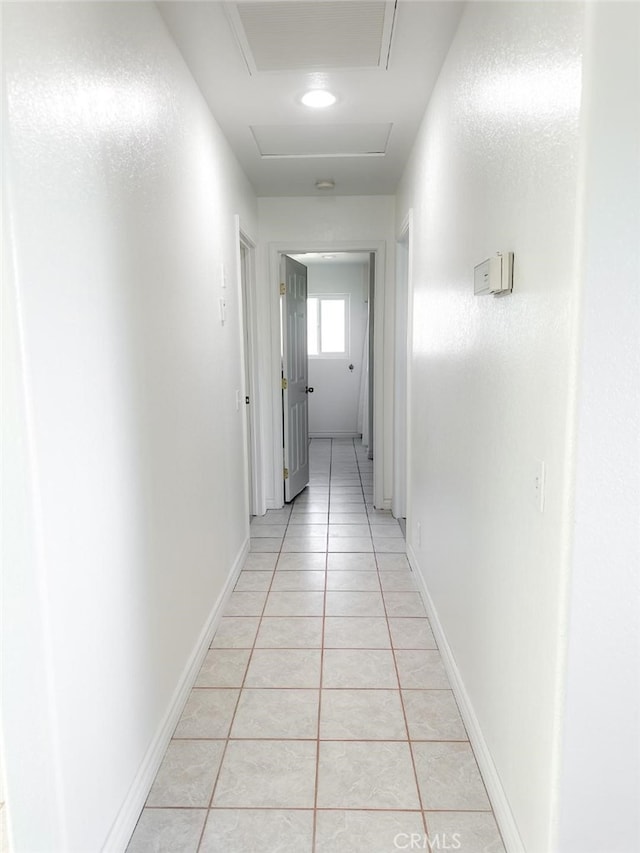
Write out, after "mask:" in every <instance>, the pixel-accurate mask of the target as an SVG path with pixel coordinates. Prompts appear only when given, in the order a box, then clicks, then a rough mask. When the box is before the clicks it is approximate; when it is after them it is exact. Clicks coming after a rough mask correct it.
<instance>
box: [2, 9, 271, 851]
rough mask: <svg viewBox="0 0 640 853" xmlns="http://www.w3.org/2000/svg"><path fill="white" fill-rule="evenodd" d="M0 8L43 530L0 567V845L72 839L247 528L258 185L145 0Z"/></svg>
mask: <svg viewBox="0 0 640 853" xmlns="http://www.w3.org/2000/svg"><path fill="white" fill-rule="evenodd" d="M3 12H4V30H5V33H4V35H5V60H6V75H5V79H6V88H7V103H8V117H7V118H6V120H5V125H4V129H7V130H8V133H9V136H10V139H9V146H8V149H7V152H6V153H7V157H6V158H5V164H6V166H7V168H8V171H9V174H8V182H9V189H10V196H9V205H8V207H9V213H10V216H11V223H10V227H9V230H10V232H11V235H10V236H11V245H12V247H13V259H14V270H13V272H14V280H15V292H14V294H13V296H12V298H11V300H10V302H11V306H12V307H15V306H16V305H17V307H18V313H17V315H16V316H17V319H16V326H17V328H16V336H17V338H18V344H17V347H16V350H18V351H19V350H20V349H21V356H22V359H23V361H22V365H20V364H18V363H15V370H14V377H17V380H16V381H17V384H18V385H19V386H20V391H19V394H17V396H22V400H23V403H24V407H25V411H26V415H25V420H26V422H27V424H28V426H29V429H30V432H29V436H28V437H29V445H28V448H27V451H26V453H25V459H24V465H23V470H22V475H23V480H24V485H25V487H27V486H28V488H29V489H30V490H31V497H32V504H33V508H34V509H33V519H32V523H33V528H34V530H35V533H36V537H37V538H36V548H37V553H36V555H35V556H34V555H29V554H28V553H27V551H26V549H25V548H22V549H21V550H20V549H18V550H20V553H21V554H22V557H23V558H24V561H23V563H22V566H21V567H20V566H16V570H15V571H14V572H12V573H10V575H9V576H8V580H7V584H6V585H5V593H6V597H7V602H8V604H9V605H10V606H13V607H15V608H16V610H14V611H13V613H14V617H15V618H16V621H17V622H19V623H20V626H21V631H22V634H18V633H15V634H12V635H11V641H10V642H9V643H8V644H7V646H6V647H5V665H6V666H7V669H6V673H7V675H6V678H7V679H8V680H7V681H5V685H4V688H5V690H4V694H5V697H6V704H5V739H6V744H7V750H6V753H7V754H6V759H7V761H6V764H7V776H8V797H9V803H10V813H11V816H12V819H13V826H14V836H15V849H16V851H35V850H54V849H55V850H65V851H69V853H71V851H78V853H79V852H80V851H82V853H84V852H85V851H88V850H100V849H102V846H103V844H104V842H105V839H106V837H107V834H108V832H109V830H110V828H111V825H112V823H113V821H114V819H115V818H116V816H117V814H118V812H119V809H120V807H121V805H122V803H123V801H124V800H125V797H126V795H127V793H128V791H129V787H130V786H131V784H132V782H133V780H134V777H135V775H136V773H137V771H138V770H139V768H140V766H141V762H142V760H143V757H144V756H145V753H146V751H147V749H148V747H149V745H150V744H151V742H152V740H153V738H154V737H155V736H156V734H157V732H158V729H159V726H160V724H161V723H162V721H163V719H164V717H165V715H166V713H167V711H168V709H169V706H170V702H171V700H172V697H173V694H174V691H175V689H176V685H177V684H178V683H179V682H180V679H181V678H182V677H183V675H184V672H185V668H186V666H187V664H188V662H189V658H190V656H191V655H192V653H193V652H194V648H195V646H196V643H197V640H198V637H199V635H200V633H201V631H202V630H203V628H204V626H205V624H206V622H207V619H208V617H209V615H210V612H211V609H212V607H213V605H214V604H215V602H216V599H217V597H218V595H219V594H220V592H221V590H222V588H223V585H224V583H225V581H226V579H227V576H228V573H229V571H230V569H231V567H232V565H233V562H234V560H235V559H236V558H237V556H238V555H239V553H240V552H241V549H242V547H243V545H244V542H245V539H246V536H247V534H248V529H247V520H246V515H245V495H244V477H243V476H242V475H239V474H238V472H239V471H242V469H243V452H244V442H243V437H242V421H241V417H242V415H241V413H238V412H237V411H236V406H235V390H236V389H237V388H241V387H242V386H241V383H242V377H241V373H240V364H241V360H240V357H239V356H240V346H241V337H240V334H239V331H240V330H239V311H238V300H237V290H236V287H235V259H236V247H235V237H234V218H233V217H234V214H236V213H240V214H241V215H242V217H243V220H244V222H245V223H247V227H250V228H252V229H253V228H256V216H255V214H256V211H255V207H254V205H255V200H254V198H253V195H252V192H251V190H250V188H249V185H248V183H247V182H246V179H245V178H244V176H243V175H242V174H241V172H240V171H239V169H238V167H237V164H236V162H235V160H234V157H233V155H232V154H231V152H230V151H229V149H228V147H227V145H226V143H225V142H224V140H223V138H222V137H221V134H220V132H219V129H218V127H217V125H216V123H215V121H214V120H213V119H212V117H211V115H210V113H209V111H208V109H207V108H206V106H205V104H204V102H203V100H202V98H201V95H200V93H199V91H198V89H197V87H196V86H195V84H194V83H193V80H192V78H191V77H190V75H189V73H188V72H187V70H186V68H185V66H184V63H183V61H182V59H181V57H180V54H179V53H178V51H177V49H176V48H175V45H174V44H173V42H172V41H171V40H170V38H169V37H168V35H167V32H166V29H165V26H164V23H163V22H162V20H161V18H160V17H159V15H158V13H157V10H156V9H155V8H154V7H153V5H152V4H149V5H147V4H128V3H113V4H111V3H109V4H100V3H86V4H85V3H70V4H31V3H25V4H5V6H4V10H3ZM221 263H224V264H225V266H226V269H227V278H228V283H229V286H228V288H227V291H226V298H227V301H228V321H227V323H226V325H225V326H224V328H222V327H221V325H220V323H219V321H218V306H217V300H218V296H219V295H220V290H219V270H220V264H221ZM15 352H16V351H15V350H14V352H13V355H15ZM18 473H19V472H18ZM16 479H18V474H16ZM221 484H224V488H222V487H221ZM28 515H29V512H28V509H25V512H24V516H25V518H27V516H28ZM16 529H17V528H16ZM18 544H19V543H18ZM19 569H20V571H19ZM22 569H23V570H22ZM25 590H31V591H30V593H29V594H25ZM18 616H19V617H20V618H18ZM30 629H32V630H30ZM22 636H24V637H27V636H31V637H33V638H38V637H41V646H40V653H41V654H42V655H45V656H46V657H45V658H44V662H43V659H42V658H39V657H38V648H37V647H35V646H34V644H33V643H32V645H31V646H27V645H22V639H21V637H22ZM32 646H34V647H32ZM41 671H42V672H43V674H44V678H43V679H40V678H39V677H38V676H39V674H40V672H41ZM34 673H35V674H36V677H34ZM25 707H28V708H29V709H30V710H29V715H31V714H32V713H35V714H36V716H37V715H39V716H40V720H39V723H38V725H39V726H40V727H41V729H42V730H43V731H44V732H45V737H44V738H43V739H42V741H39V740H35V739H33V738H32V736H31V732H30V731H29V730H28V729H26V728H25V727H24V726H23V725H22V724H21V723H22V720H21V713H22V712H21V708H25ZM34 708H35V709H37V710H34ZM37 730H38V728H37V726H36V728H35V729H34V731H37ZM39 766H42V767H43V768H45V769H47V770H48V768H49V767H52V768H53V770H52V773H51V776H50V775H49V774H48V772H47V773H43V774H42V775H40V774H39V773H38V767H39ZM30 774H31V775H30ZM52 778H53V784H50V783H51V781H52ZM38 815H43V816H44V817H46V816H49V815H53V817H52V818H51V823H50V824H49V825H47V823H46V820H45V819H43V820H42V821H40V820H39V819H38Z"/></svg>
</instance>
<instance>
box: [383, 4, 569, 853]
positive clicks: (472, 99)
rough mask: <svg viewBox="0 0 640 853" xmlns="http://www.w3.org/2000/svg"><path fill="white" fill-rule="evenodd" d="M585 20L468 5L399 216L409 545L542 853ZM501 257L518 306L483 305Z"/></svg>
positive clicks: (528, 841)
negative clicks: (481, 274) (407, 322)
mask: <svg viewBox="0 0 640 853" xmlns="http://www.w3.org/2000/svg"><path fill="white" fill-rule="evenodd" d="M582 16H583V8H582V7H581V6H579V5H577V4H547V3H539V4H537V3H535V4H534V3H496V4H484V3H471V4H469V5H468V7H467V9H466V10H465V13H464V15H463V18H462V21H461V25H460V28H459V30H458V33H457V35H456V38H455V39H454V42H453V45H452V48H451V50H450V52H449V55H448V57H447V60H446V62H445V65H444V67H443V70H442V72H441V75H440V78H439V80H438V84H437V86H436V90H435V92H434V96H433V98H432V100H431V103H430V106H429V109H428V111H427V114H426V117H425V121H424V123H423V125H422V129H421V132H420V135H419V138H418V141H417V143H416V146H415V149H414V153H413V156H412V160H411V162H410V164H409V167H408V169H407V171H406V172H405V175H404V177H403V180H402V185H401V188H400V192H399V196H398V201H397V217H398V219H397V222H398V226H399V224H400V222H401V221H402V219H403V217H404V216H405V215H406V212H407V210H408V209H409V208H413V211H414V238H415V242H414V258H413V286H414V305H413V311H414V322H413V343H414V352H413V358H412V362H411V365H410V373H411V377H410V379H411V387H412V401H411V413H410V431H411V445H412V447H411V460H412V463H411V475H410V477H411V486H410V510H409V518H408V535H409V542H410V543H411V546H412V548H413V550H414V552H415V555H416V560H417V563H418V566H419V569H420V571H421V573H422V574H423V576H424V578H425V580H426V583H427V586H428V588H429V591H430V594H431V596H432V599H433V602H434V605H435V608H436V611H437V615H438V618H439V620H440V623H441V626H442V628H443V630H444V632H445V634H446V637H447V640H448V643H449V646H450V648H451V651H452V653H453V656H454V658H455V663H456V665H457V667H458V670H459V673H460V675H461V677H462V680H463V682H464V686H465V688H466V691H467V695H468V697H469V700H470V702H471V705H472V707H473V710H474V712H475V715H476V718H477V722H478V724H479V726H480V728H481V730H482V733H483V735H484V738H485V741H486V744H487V746H488V748H489V751H490V753H491V757H492V759H493V762H494V763H495V766H496V769H497V772H498V774H499V777H500V780H501V783H502V786H503V788H504V791H505V792H506V796H507V798H508V801H509V805H510V808H511V810H512V811H513V814H514V816H515V819H516V823H517V825H518V828H519V832H520V834H521V836H522V839H523V841H524V845H525V847H526V849H527V850H528V851H529V853H534V851H535V853H548V851H549V850H550V849H552V848H551V831H552V821H553V814H552V812H553V796H554V791H553V784H554V782H553V780H554V762H555V760H556V757H557V741H558V737H559V720H558V718H559V714H560V711H561V704H560V696H559V691H558V683H559V679H560V678H561V673H562V671H563V642H562V636H563V632H564V631H565V628H566V625H565V610H564V605H563V599H564V595H565V589H566V584H567V574H568V570H567V549H568V541H569V531H568V516H567V502H568V496H569V492H570V488H571V480H570V476H569V473H570V471H569V463H570V459H571V453H572V445H571V442H570V440H569V435H570V431H571V410H572V399H573V397H574V394H575V376H574V366H573V365H574V350H575V331H574V323H575V315H576V310H577V308H576V276H577V271H576V263H575V241H576V202H577V193H578V150H579V111H580V94H581V88H580V73H581V35H582V26H583V21H582ZM499 250H502V251H513V252H515V284H514V292H513V294H512V295H511V296H507V297H505V298H500V299H496V298H494V297H491V296H474V294H473V267H474V265H475V264H478V263H479V262H481V261H482V260H484V259H485V258H487V257H489V256H490V255H493V254H494V253H495V252H496V251H499ZM541 461H544V462H545V464H546V472H547V476H546V498H545V507H544V512H543V513H540V512H539V510H538V508H537V505H536V496H535V477H536V473H537V469H538V464H539V463H540V462H541ZM418 523H420V524H421V527H422V536H421V544H419V543H418V536H417V524H418Z"/></svg>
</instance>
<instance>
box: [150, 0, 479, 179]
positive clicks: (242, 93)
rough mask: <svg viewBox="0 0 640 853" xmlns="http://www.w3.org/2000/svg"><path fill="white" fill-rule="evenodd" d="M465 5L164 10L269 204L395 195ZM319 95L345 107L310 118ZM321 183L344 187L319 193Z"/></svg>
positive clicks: (426, 0) (375, 1)
mask: <svg viewBox="0 0 640 853" xmlns="http://www.w3.org/2000/svg"><path fill="white" fill-rule="evenodd" d="M462 5H463V4H462V3H461V2H458V0H445V2H430V0H398V2H397V3H395V2H393V0H390V1H389V0H319V2H299V0H284V2H276V3H272V2H269V0H258V2H248V0H241V2H239V3H231V2H222V0H218V2H215V1H214V2H209V1H208V0H194V2H191V0H182V2H180V0H177V2H160V3H158V7H159V9H160V11H161V14H162V16H163V17H164V20H165V22H166V24H167V26H168V28H169V30H170V31H171V33H172V34H173V37H174V38H175V40H176V43H177V44H178V47H179V48H180V50H181V51H182V54H183V56H184V58H185V61H186V63H187V65H188V66H189V68H190V70H191V73H192V74H193V76H194V78H195V79H196V81H197V83H198V85H199V86H200V89H201V91H202V93H203V95H204V97H205V98H206V100H207V102H208V104H209V106H210V108H211V111H212V113H213V114H214V116H215V117H216V119H217V121H218V123H219V124H220V127H221V128H222V131H223V133H224V134H225V136H226V137H227V139H228V140H229V143H230V145H231V146H232V148H233V150H234V152H235V154H236V156H237V158H238V160H239V161H240V163H241V165H242V167H243V168H244V170H245V172H246V173H247V175H248V177H249V180H250V181H251V183H252V184H253V187H254V189H255V191H256V193H257V195H259V196H307V195H313V194H325V195H326V194H327V193H334V194H336V195H377V194H381V195H387V194H393V193H394V192H395V189H396V186H397V183H398V180H399V178H400V175H401V174H402V170H403V168H404V164H405V163H406V160H407V157H408V156H409V153H410V151H411V147H412V144H413V140H414V138H415V135H416V132H417V130H418V127H419V125H420V121H421V119H422V116H423V114H424V111H425V108H426V105H427V102H428V100H429V97H430V95H431V91H432V89H433V86H434V83H435V81H436V79H437V76H438V72H439V70H440V67H441V65H442V62H443V60H444V57H445V56H446V53H447V50H448V48H449V45H450V43H451V39H452V38H453V34H454V32H455V29H456V27H457V24H458V20H459V18H460V13H461V11H462ZM265 69H267V70H265ZM309 88H327V89H329V90H330V91H332V92H333V93H334V94H335V95H337V97H338V101H337V103H336V104H335V105H334V106H332V107H329V108H327V109H325V110H310V109H309V108H308V107H305V106H303V105H302V104H301V103H300V100H299V99H300V96H301V95H302V94H303V93H304V92H305V91H306V90H307V89H309ZM319 179H332V180H334V181H335V189H333V190H329V191H327V190H317V189H315V186H314V185H315V182H316V180H319Z"/></svg>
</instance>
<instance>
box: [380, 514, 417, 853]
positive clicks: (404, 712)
mask: <svg viewBox="0 0 640 853" xmlns="http://www.w3.org/2000/svg"><path fill="white" fill-rule="evenodd" d="M368 517H369V516H368ZM369 528H371V518H370V517H369ZM371 539H372V541H373V533H372V534H371ZM374 554H375V561H376V570H377V572H378V580H380V563H379V561H378V553H377V551H375V549H374ZM382 606H383V608H384V615H385V618H386V620H387V630H388V632H389V640H390V642H391V655H392V658H393V666H394V668H395V672H396V678H397V680H398V694H399V697H400V706H401V708H402V716H403V718H404V726H405V730H406V732H407V747H408V749H409V755H410V756H411V766H412V768H413V778H414V782H415V786H416V793H417V795H418V803H419V805H420V812H421V816H422V825H423V827H424V831H425V837H426V838H427V839H428V838H429V827H428V825H427V819H426V816H425V813H424V802H423V799H422V791H421V790H420V781H419V779H418V769H417V767H416V757H415V754H414V750H413V745H412V741H411V738H410V732H409V720H408V718H407V709H406V707H405V702H404V696H403V694H402V682H401V680H400V670H399V669H398V660H397V657H396V648H395V645H394V641H393V635H392V633H391V624H390V622H389V612H388V610H387V602H386V599H385V597H384V595H383V596H382Z"/></svg>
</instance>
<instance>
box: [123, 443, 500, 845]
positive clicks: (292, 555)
mask: <svg viewBox="0 0 640 853" xmlns="http://www.w3.org/2000/svg"><path fill="white" fill-rule="evenodd" d="M310 456H311V482H310V484H309V486H308V488H307V489H306V490H305V491H304V492H303V493H302V494H301V495H299V496H298V497H297V498H296V500H295V501H294V502H293V504H292V505H291V506H287V507H285V508H284V509H282V510H271V511H269V512H268V513H267V515H266V516H263V517H261V518H255V519H254V520H253V522H252V525H251V553H250V554H249V556H248V558H247V561H246V563H245V566H244V568H243V570H242V572H241V574H240V576H239V578H238V581H237V584H236V586H235V590H234V592H233V593H232V596H231V600H230V601H229V603H228V605H227V608H226V610H225V615H224V616H223V618H222V620H221V622H220V625H219V627H218V630H217V633H216V635H215V637H214V640H213V642H212V644H211V649H210V651H209V652H208V653H207V657H206V659H205V662H204V664H203V666H202V669H201V671H200V674H199V676H198V679H197V682H196V686H195V688H194V689H193V691H192V692H191V695H190V698H189V700H188V702H187V705H186V708H185V711H184V713H183V715H182V718H181V719H180V721H179V723H178V726H177V728H176V731H175V733H174V737H173V739H172V741H171V743H170V745H169V748H168V750H167V753H166V756H165V759H164V761H163V764H162V766H161V768H160V771H159V773H158V776H157V778H156V781H155V783H154V785H153V788H152V790H151V792H150V794H149V798H148V800H147V804H146V807H145V809H144V811H143V813H142V816H141V818H140V821H139V823H138V826H137V828H136V830H135V832H134V835H133V837H132V840H131V842H130V844H129V847H128V853H149V851H157V853H160V851H166V853H195V851H201V853H205V851H207V853H217V851H225V853H267V851H268V853H276V851H278V853H294V852H295V853H304V851H309V853H311V851H315V853H320V851H323V853H365V851H366V853H392V851H395V850H403V849H405V850H407V849H429V846H428V844H427V841H426V839H427V838H428V839H429V842H430V843H431V845H432V847H433V849H436V850H437V849H458V850H461V851H463V853H480V851H483V853H489V851H490V853H499V851H502V850H504V848H503V846H502V842H501V840H500V836H499V833H498V830H497V827H496V824H495V821H494V819H493V815H492V813H491V806H490V804H489V801H488V799H487V796H486V793H485V789H484V786H483V784H482V781H481V778H480V775H479V772H478V768H477V765H476V763H475V759H474V757H473V753H472V751H471V747H470V745H469V741H468V739H467V735H466V732H465V729H464V726H463V723H462V720H461V718H460V715H459V713H458V710H457V706H456V702H455V699H454V697H453V693H452V692H451V690H450V686H449V682H448V679H447V676H446V673H445V671H444V668H443V666H442V663H441V660H440V654H439V652H438V651H437V647H436V643H435V641H434V637H433V634H432V632H431V629H430V626H429V621H428V619H427V618H426V614H425V612H424V608H423V604H422V601H421V597H420V594H419V593H418V592H417V588H416V585H415V582H414V580H413V576H412V572H411V571H410V569H409V564H408V561H407V558H406V556H405V553H404V552H405V543H404V538H403V537H402V532H401V530H400V527H399V525H398V523H397V521H396V520H395V519H393V517H392V516H391V514H390V513H388V512H386V511H379V510H375V509H374V508H373V506H372V503H371V495H372V476H373V475H372V463H371V462H370V461H369V460H368V459H367V458H366V451H365V449H364V448H363V447H362V446H361V445H358V444H356V443H355V442H353V441H351V440H336V439H334V440H331V439H315V440H313V441H312V442H311V451H310ZM412 839H413V842H412ZM411 843H413V847H410V845H411ZM418 844H419V845H420V846H419V847H418V846H417V845H418Z"/></svg>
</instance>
